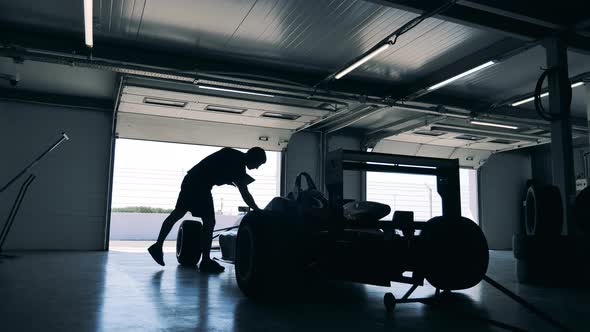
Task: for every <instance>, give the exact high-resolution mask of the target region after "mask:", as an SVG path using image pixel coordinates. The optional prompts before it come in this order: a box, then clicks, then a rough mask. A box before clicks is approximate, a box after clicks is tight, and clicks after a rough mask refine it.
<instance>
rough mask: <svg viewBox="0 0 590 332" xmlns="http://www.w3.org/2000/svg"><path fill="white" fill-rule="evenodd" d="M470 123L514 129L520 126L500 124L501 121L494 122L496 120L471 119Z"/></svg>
mask: <svg viewBox="0 0 590 332" xmlns="http://www.w3.org/2000/svg"><path fill="white" fill-rule="evenodd" d="M470 123H471V124H474V125H480V126H488V127H497V128H506V129H513V130H516V129H518V127H516V126H510V125H505V124H499V123H494V122H482V121H475V120H472V121H470Z"/></svg>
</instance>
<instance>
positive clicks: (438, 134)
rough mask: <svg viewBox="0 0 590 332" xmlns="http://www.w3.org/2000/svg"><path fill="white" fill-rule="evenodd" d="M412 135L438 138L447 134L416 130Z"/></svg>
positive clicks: (436, 131)
mask: <svg viewBox="0 0 590 332" xmlns="http://www.w3.org/2000/svg"><path fill="white" fill-rule="evenodd" d="M414 134H418V135H424V136H434V137H438V136H442V135H445V134H447V133H446V132H444V131H440V130H417V131H415V132H414Z"/></svg>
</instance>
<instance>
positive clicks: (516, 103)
mask: <svg viewBox="0 0 590 332" xmlns="http://www.w3.org/2000/svg"><path fill="white" fill-rule="evenodd" d="M582 85H584V82H576V83H574V84H572V85H571V87H572V89H573V88H577V87H579V86H582ZM548 95H549V92H544V93H542V94H541V98H543V97H547V96H548ZM533 100H535V97H534V96H533V97H529V98H526V99H523V100H519V101H517V102H514V103H512V104H510V106H513V107H514V106H520V105H522V104H526V103H529V102H531V101H533Z"/></svg>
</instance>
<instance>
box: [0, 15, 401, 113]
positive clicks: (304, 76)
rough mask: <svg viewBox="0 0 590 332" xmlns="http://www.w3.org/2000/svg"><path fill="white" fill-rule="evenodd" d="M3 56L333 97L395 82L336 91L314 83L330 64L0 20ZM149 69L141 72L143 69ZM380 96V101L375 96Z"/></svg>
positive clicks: (376, 92) (360, 83) (378, 90)
mask: <svg viewBox="0 0 590 332" xmlns="http://www.w3.org/2000/svg"><path fill="white" fill-rule="evenodd" d="M0 31H2V34H0V56H5V57H11V58H15V59H18V60H19V61H20V60H32V61H41V62H43V61H45V62H50V61H47V59H50V58H54V59H58V58H59V61H60V63H63V64H66V65H76V63H77V62H78V63H86V64H90V63H94V64H98V63H102V64H103V66H102V68H98V69H103V70H113V69H114V68H115V67H118V68H121V67H123V66H124V67H128V68H131V71H136V72H139V73H140V75H144V74H145V72H147V71H149V72H151V73H152V74H151V75H147V76H151V77H154V78H158V77H159V78H161V79H168V80H180V81H185V82H191V81H194V80H195V79H196V78H197V77H198V76H199V75H202V76H218V77H221V76H225V77H226V78H228V77H232V78H233V80H234V81H241V80H243V81H249V84H253V81H256V80H257V81H258V82H261V81H263V82H267V83H268V84H275V85H281V87H282V88H285V87H286V86H287V85H290V86H291V87H297V88H298V89H299V90H300V92H301V91H304V92H303V93H304V94H305V95H306V96H307V97H313V96H320V95H322V94H324V95H325V94H326V93H328V94H329V95H330V96H331V98H333V99H337V98H343V99H348V100H349V101H351V100H352V101H356V102H358V101H359V98H360V96H361V95H362V96H363V97H362V98H363V99H364V100H365V101H369V102H375V101H378V100H380V99H381V98H380V97H376V96H380V95H382V94H383V93H384V92H383V91H385V90H386V89H387V87H388V86H390V84H385V83H384V82H383V81H366V80H362V79H348V80H344V81H343V82H338V84H337V86H336V87H335V88H334V89H332V90H331V91H327V90H323V89H314V88H313V86H314V84H316V83H317V82H318V81H319V80H321V79H322V78H324V77H325V76H326V75H327V74H329V72H327V71H326V70H325V68H315V67H309V66H306V67H297V68H294V67H293V66H292V64H291V66H289V64H285V63H277V64H272V65H271V64H257V63H252V59H251V58H248V57H238V56H229V55H227V54H222V55H220V54H210V53H207V52H205V51H202V50H192V51H186V50H162V49H157V48H148V47H146V46H141V45H138V44H133V43H132V42H127V43H124V42H116V41H112V40H101V39H97V40H96V41H95V43H94V47H93V48H92V50H89V49H88V48H87V47H86V46H85V45H84V42H83V39H81V36H79V35H77V34H74V33H70V32H64V31H43V30H34V29H30V28H28V27H24V26H15V25H7V24H2V23H0ZM142 71H143V72H144V74H141V72H142ZM371 98H373V99H374V101H372V100H371Z"/></svg>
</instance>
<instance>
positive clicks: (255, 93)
mask: <svg viewBox="0 0 590 332" xmlns="http://www.w3.org/2000/svg"><path fill="white" fill-rule="evenodd" d="M197 87H198V88H199V89H207V90H215V91H225V92H234V93H241V94H245V95H253V96H262V97H271V98H272V97H274V96H273V95H270V94H267V93H260V92H250V91H244V90H235V89H226V88H218V87H216V86H210V85H197Z"/></svg>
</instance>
